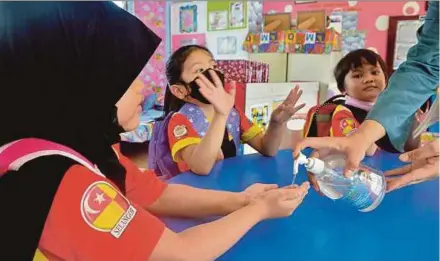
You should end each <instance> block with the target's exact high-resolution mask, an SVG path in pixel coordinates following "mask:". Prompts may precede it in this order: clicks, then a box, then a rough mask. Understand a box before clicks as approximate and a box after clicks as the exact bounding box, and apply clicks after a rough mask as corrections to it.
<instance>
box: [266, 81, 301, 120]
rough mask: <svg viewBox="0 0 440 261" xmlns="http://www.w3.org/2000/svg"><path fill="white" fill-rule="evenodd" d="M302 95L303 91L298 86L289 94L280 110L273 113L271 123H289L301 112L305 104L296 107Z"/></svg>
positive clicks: (279, 107) (277, 109)
mask: <svg viewBox="0 0 440 261" xmlns="http://www.w3.org/2000/svg"><path fill="white" fill-rule="evenodd" d="M301 95H302V90H300V89H299V86H298V85H297V86H296V87H295V88H294V89H292V90H291V91H290V93H289V96H287V98H286V99H285V100H284V102H283V103H282V104H280V106H278V108H276V109H275V110H274V111H273V112H272V116H271V122H275V123H281V124H282V123H285V122H287V121H288V120H289V119H290V118H291V117H292V116H293V115H294V114H295V113H296V112H297V111H299V110H301V109H302V108H303V107H304V106H305V103H303V104H300V105H298V106H296V107H295V105H296V102H297V101H298V99H299V98H300V97H301Z"/></svg>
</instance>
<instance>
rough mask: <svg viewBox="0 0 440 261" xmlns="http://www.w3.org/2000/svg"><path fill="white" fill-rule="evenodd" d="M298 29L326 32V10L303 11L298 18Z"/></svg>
mask: <svg viewBox="0 0 440 261" xmlns="http://www.w3.org/2000/svg"><path fill="white" fill-rule="evenodd" d="M296 23H297V28H298V29H300V30H314V31H320V32H324V31H325V28H326V16H325V10H317V11H301V12H298V13H297V16H296Z"/></svg>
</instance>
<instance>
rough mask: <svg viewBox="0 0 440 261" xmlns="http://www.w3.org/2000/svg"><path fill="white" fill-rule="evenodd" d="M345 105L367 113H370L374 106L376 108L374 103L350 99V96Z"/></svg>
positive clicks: (347, 97) (346, 98)
mask: <svg viewBox="0 0 440 261" xmlns="http://www.w3.org/2000/svg"><path fill="white" fill-rule="evenodd" d="M345 104H347V105H351V106H353V107H356V108H359V109H363V110H366V111H370V110H371V108H373V106H374V102H366V101H360V100H358V99H355V98H353V97H350V96H348V95H347V96H346V97H345Z"/></svg>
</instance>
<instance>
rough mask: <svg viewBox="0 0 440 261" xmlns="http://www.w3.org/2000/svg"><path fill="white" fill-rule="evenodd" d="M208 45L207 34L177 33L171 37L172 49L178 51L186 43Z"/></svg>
mask: <svg viewBox="0 0 440 261" xmlns="http://www.w3.org/2000/svg"><path fill="white" fill-rule="evenodd" d="M191 44H197V45H202V46H205V45H206V36H205V34H176V35H173V36H172V39H171V49H172V51H173V52H174V51H176V50H177V49H179V48H180V47H182V46H185V45H191Z"/></svg>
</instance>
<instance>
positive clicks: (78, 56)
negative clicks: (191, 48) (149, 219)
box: [0, 2, 161, 260]
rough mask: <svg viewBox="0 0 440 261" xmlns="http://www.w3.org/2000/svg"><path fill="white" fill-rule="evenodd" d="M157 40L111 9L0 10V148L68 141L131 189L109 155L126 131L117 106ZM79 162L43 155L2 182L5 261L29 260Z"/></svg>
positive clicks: (76, 5) (26, 5)
mask: <svg viewBox="0 0 440 261" xmlns="http://www.w3.org/2000/svg"><path fill="white" fill-rule="evenodd" d="M160 41H161V40H160V38H158V37H157V36H156V35H155V34H154V33H153V32H152V31H151V30H149V29H148V28H147V27H146V26H145V25H144V24H143V23H142V22H141V21H139V20H138V19H137V18H136V17H134V16H132V15H131V14H129V13H127V12H126V11H124V10H122V9H121V8H119V7H117V6H116V5H115V4H113V3H111V2H0V97H1V99H0V121H1V125H0V126H1V128H0V146H2V145H4V144H7V143H9V142H11V141H14V140H17V139H20V138H25V137H36V138H43V139H47V140H50V141H54V142H58V143H61V144H63V145H66V146H69V147H71V148H72V149H74V150H76V151H78V152H79V153H81V154H83V155H84V156H85V157H87V158H88V159H89V160H90V161H92V162H93V163H95V164H97V165H98V168H99V169H100V170H101V172H103V173H104V174H105V175H106V176H107V177H108V178H109V179H111V180H112V181H114V182H115V183H116V184H117V185H118V186H119V187H120V189H121V190H122V191H124V189H125V187H124V183H125V169H124V168H123V167H122V166H121V165H120V163H119V162H118V159H117V157H116V155H115V154H114V152H113V151H112V149H111V145H112V144H114V143H116V142H118V137H119V135H118V134H119V132H121V128H120V127H119V125H118V123H117V119H116V108H115V104H116V102H117V101H118V100H119V99H120V97H122V95H123V94H124V93H125V91H126V90H127V89H128V87H129V86H130V84H131V83H132V82H133V80H134V79H135V78H136V77H137V76H138V74H139V73H140V71H141V70H142V68H143V67H144V66H145V64H146V63H147V61H148V60H149V58H150V57H151V56H152V55H153V52H154V51H155V49H156V48H157V46H158V45H159V43H160ZM72 164H75V163H74V162H72V161H71V160H69V159H66V158H63V157H62V156H49V157H42V158H38V159H36V160H34V161H32V162H29V163H27V164H25V165H24V166H23V167H22V168H20V170H19V171H14V172H12V171H10V172H8V173H6V174H5V175H4V176H3V178H1V179H0V202H1V204H2V206H4V207H3V209H8V211H9V213H11V214H12V215H4V214H3V213H5V212H3V211H2V214H1V215H0V216H1V218H0V220H1V222H0V223H2V224H3V225H5V224H8V227H7V228H6V231H2V233H1V234H2V238H4V239H5V241H6V245H2V251H0V252H1V254H0V257H1V256H3V255H4V256H5V257H6V258H7V259H8V260H30V259H31V258H32V256H33V253H34V251H35V250H36V248H37V245H38V240H39V238H40V236H41V232H42V229H43V226H44V222H45V219H46V217H47V214H48V212H49V210H50V205H51V203H52V200H53V197H54V195H55V193H56V190H57V188H58V186H59V183H60V182H61V180H62V177H63V176H64V173H65V172H66V170H67V169H68V168H69V167H70V166H71V165H72ZM14 195H15V196H14ZM72 207H76V206H72ZM66 225H67V224H66ZM18 231H20V232H18ZM14 246H15V247H16V249H19V253H17V252H12V251H13V250H12V249H11V247H14ZM3 249H4V250H3ZM8 250H10V251H11V252H9V251H8ZM0 260H3V258H0Z"/></svg>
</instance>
